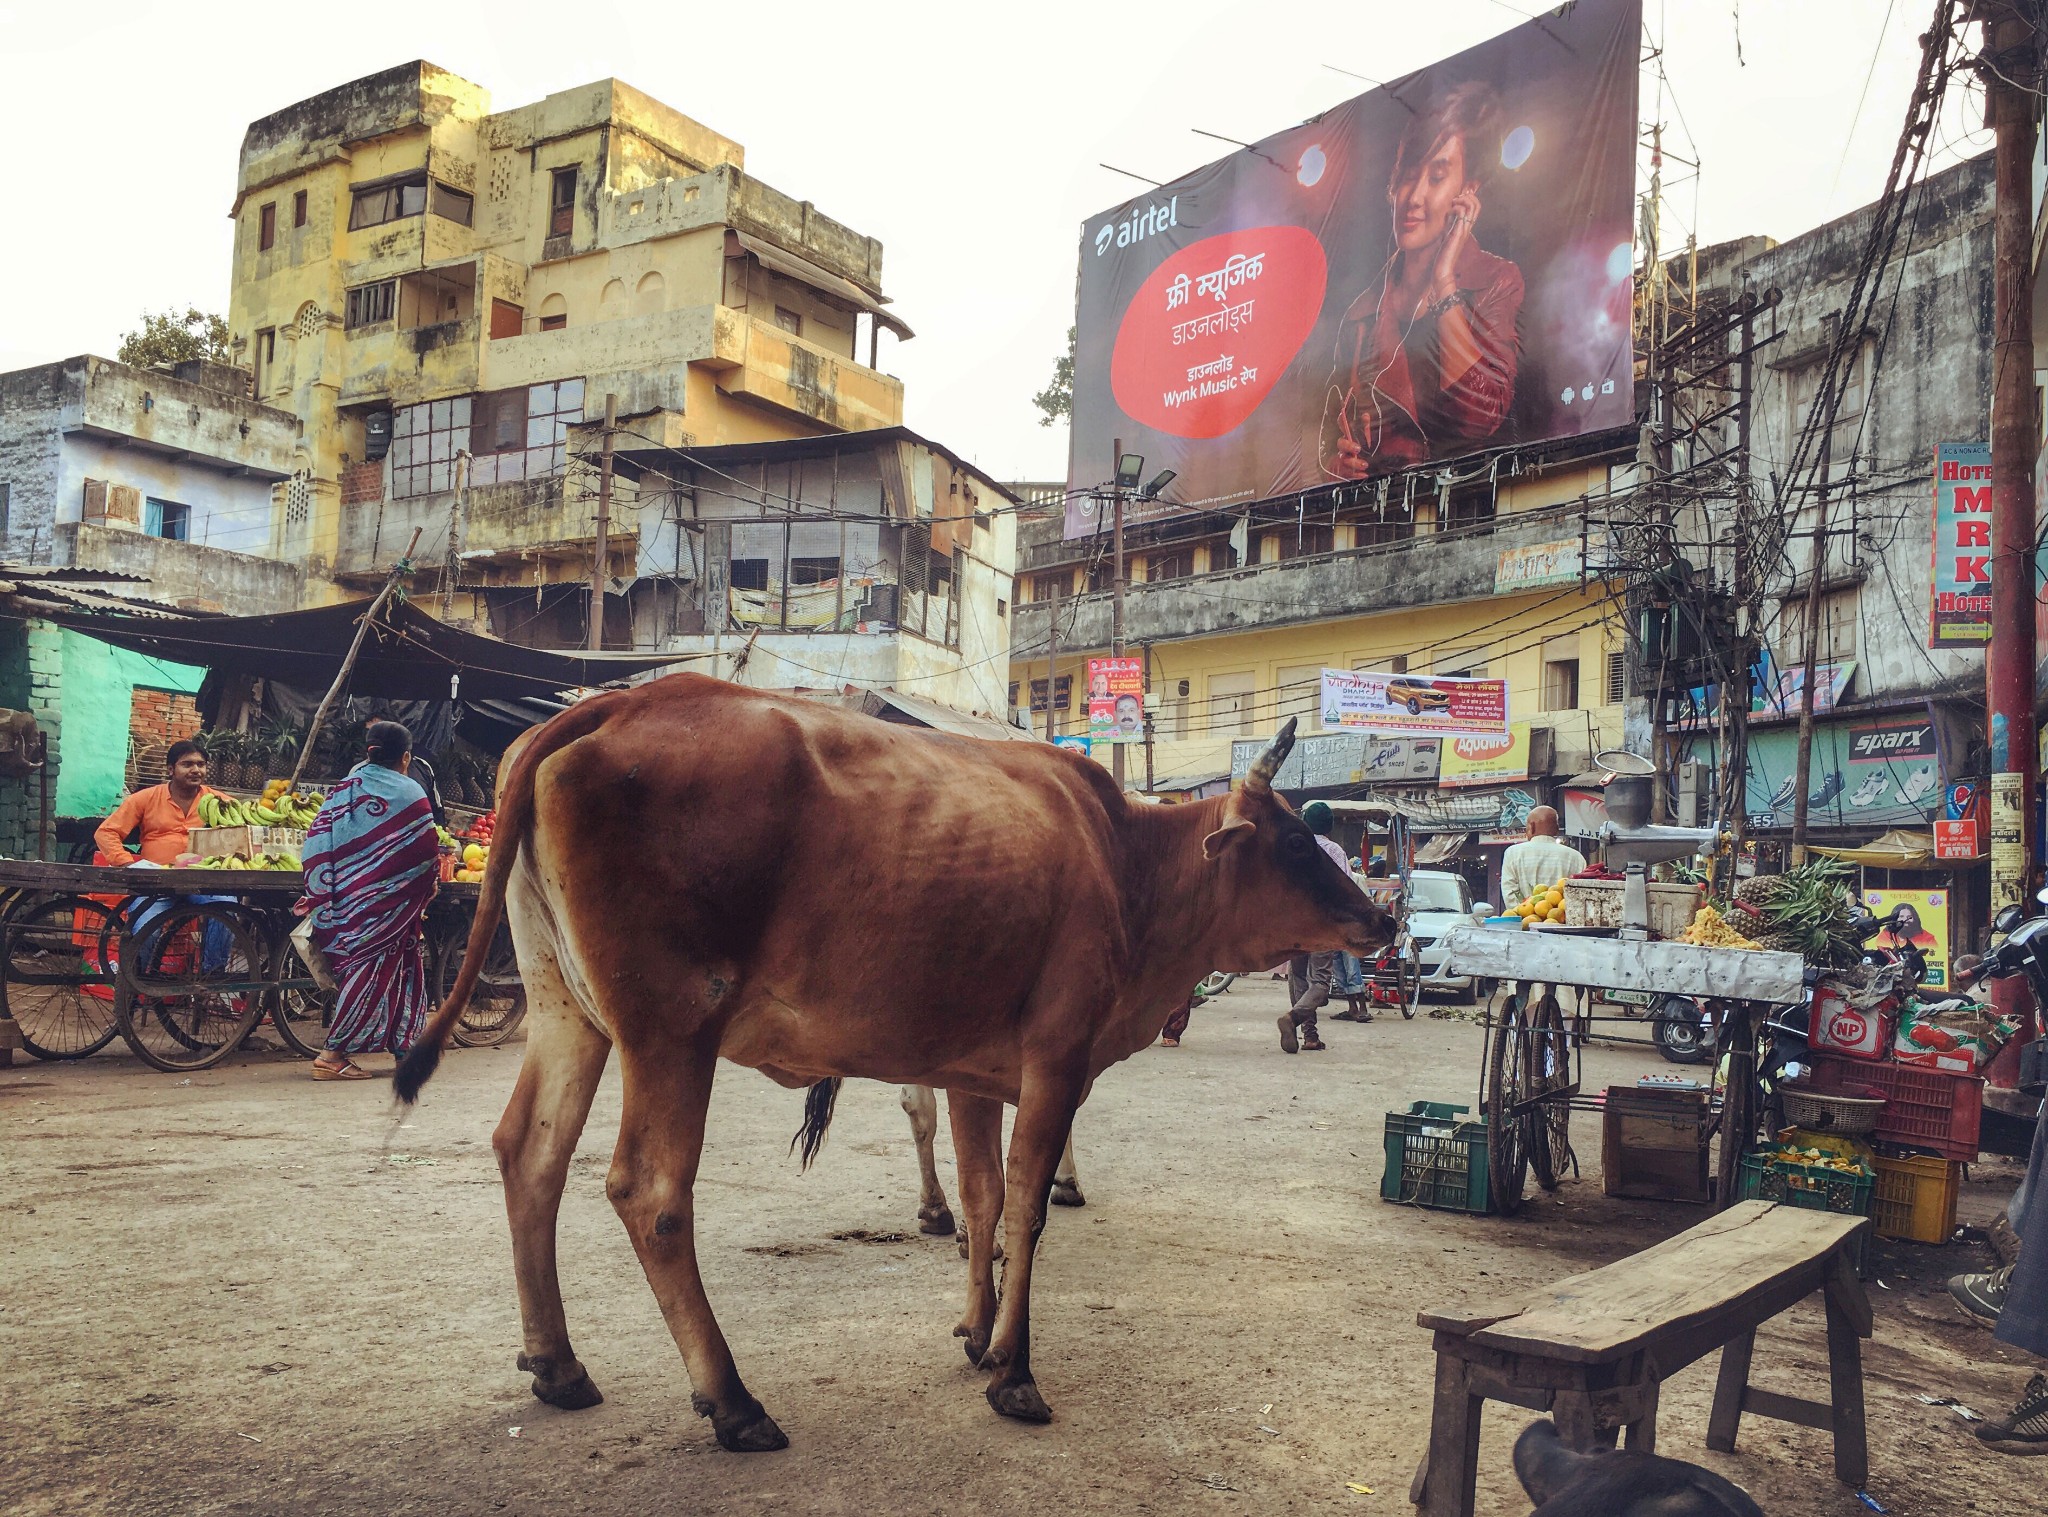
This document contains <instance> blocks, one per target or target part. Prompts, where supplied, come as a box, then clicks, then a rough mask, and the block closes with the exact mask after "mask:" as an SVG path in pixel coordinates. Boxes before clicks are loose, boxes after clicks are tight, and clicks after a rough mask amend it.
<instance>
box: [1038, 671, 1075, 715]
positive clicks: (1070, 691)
mask: <svg viewBox="0 0 2048 1517" xmlns="http://www.w3.org/2000/svg"><path fill="white" fill-rule="evenodd" d="M1053 695H1054V697H1055V699H1057V700H1058V702H1059V708H1058V709H1060V710H1061V711H1068V710H1071V709H1072V708H1073V704H1074V676H1073V675H1071V674H1062V675H1061V676H1060V678H1059V684H1058V685H1057V686H1056V687H1055V688H1054V690H1053ZM1031 709H1032V710H1033V711H1043V710H1045V709H1046V707H1045V681H1044V680H1042V679H1035V680H1033V681H1032V682H1031Z"/></svg>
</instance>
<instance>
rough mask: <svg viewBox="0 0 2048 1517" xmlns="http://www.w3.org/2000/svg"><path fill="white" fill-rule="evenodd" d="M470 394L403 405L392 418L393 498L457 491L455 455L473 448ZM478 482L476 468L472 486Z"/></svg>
mask: <svg viewBox="0 0 2048 1517" xmlns="http://www.w3.org/2000/svg"><path fill="white" fill-rule="evenodd" d="M471 405H472V401H471V398H470V397H469V396H467V395H458V396H456V397H455V398H454V399H452V400H434V401H429V402H427V403H426V404H425V405H418V406H400V407H399V408H398V409H397V410H396V411H395V412H393V413H392V417H391V451H390V453H389V455H388V456H389V458H390V460H391V496H392V499H394V500H399V499H403V498H405V497H407V496H412V495H432V494H434V493H436V492H437V491H441V490H452V489H454V488H455V455H456V454H457V453H459V452H461V451H462V450H463V449H464V448H467V447H468V446H469V445H470V435H471V432H470V411H471ZM475 482H476V473H475V467H474V465H472V467H471V471H470V483H472V484H474V483H475Z"/></svg>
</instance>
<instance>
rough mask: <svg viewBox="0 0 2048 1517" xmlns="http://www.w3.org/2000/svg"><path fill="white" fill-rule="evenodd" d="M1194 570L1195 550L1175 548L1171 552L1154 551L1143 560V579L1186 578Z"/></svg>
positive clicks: (1148, 580)
mask: <svg viewBox="0 0 2048 1517" xmlns="http://www.w3.org/2000/svg"><path fill="white" fill-rule="evenodd" d="M1194 572H1195V550H1194V549H1193V548H1176V549H1174V551H1173V552H1171V553H1154V554H1153V555H1152V556H1151V557H1149V558H1147V559H1146V560H1145V580H1146V582H1147V583H1148V584H1149V583H1150V582H1151V581H1153V580H1157V579H1186V578H1187V577H1188V576H1189V575H1190V574H1193V573H1194Z"/></svg>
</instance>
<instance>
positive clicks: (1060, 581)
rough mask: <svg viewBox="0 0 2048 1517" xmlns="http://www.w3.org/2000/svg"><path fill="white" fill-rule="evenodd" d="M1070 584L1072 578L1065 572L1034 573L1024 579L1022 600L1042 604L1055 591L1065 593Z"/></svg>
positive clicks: (1030, 603) (1050, 597)
mask: <svg viewBox="0 0 2048 1517" xmlns="http://www.w3.org/2000/svg"><path fill="white" fill-rule="evenodd" d="M1072 584H1073V578H1072V577H1071V576H1070V575H1067V574H1034V575H1032V576H1031V577H1030V578H1028V579H1026V580H1025V581H1024V602H1025V604H1026V605H1032V606H1039V605H1043V604H1045V602H1047V601H1049V600H1051V599H1052V598H1053V595H1054V594H1055V592H1057V593H1058V594H1061V595H1064V594H1066V593H1067V588H1068V587H1069V586H1070V585H1072Z"/></svg>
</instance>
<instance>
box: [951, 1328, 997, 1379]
mask: <svg viewBox="0 0 2048 1517" xmlns="http://www.w3.org/2000/svg"><path fill="white" fill-rule="evenodd" d="M988 1333H989V1330H988V1329H987V1328H985V1327H969V1326H968V1325H967V1324H966V1323H965V1322H963V1323H961V1324H960V1325H959V1326H958V1327H956V1328H954V1329H953V1336H954V1337H955V1338H959V1339H961V1340H962V1342H961V1345H960V1346H961V1348H962V1349H964V1350H966V1353H967V1362H968V1363H969V1364H971V1365H973V1366H974V1367H975V1368H976V1369H980V1368H981V1356H982V1355H983V1354H985V1353H987V1352H988Z"/></svg>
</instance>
